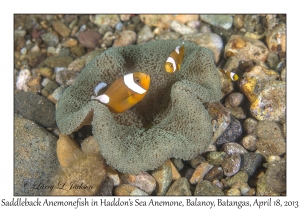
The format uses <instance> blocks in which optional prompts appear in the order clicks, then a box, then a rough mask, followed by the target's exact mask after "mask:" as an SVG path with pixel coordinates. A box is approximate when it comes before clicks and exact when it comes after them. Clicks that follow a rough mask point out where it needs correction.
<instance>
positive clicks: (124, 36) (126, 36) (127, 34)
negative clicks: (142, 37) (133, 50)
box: [113, 30, 136, 47]
mask: <svg viewBox="0 0 300 210" xmlns="http://www.w3.org/2000/svg"><path fill="white" fill-rule="evenodd" d="M135 42H136V33H135V32H134V31H129V30H126V31H122V32H121V33H120V35H119V37H118V38H116V39H115V41H114V44H113V47H118V46H127V45H131V44H134V43H135Z"/></svg>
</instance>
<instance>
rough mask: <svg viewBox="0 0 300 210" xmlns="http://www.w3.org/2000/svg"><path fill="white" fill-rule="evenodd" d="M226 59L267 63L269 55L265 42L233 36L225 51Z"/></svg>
mask: <svg viewBox="0 0 300 210" xmlns="http://www.w3.org/2000/svg"><path fill="white" fill-rule="evenodd" d="M224 53H225V57H226V58H228V57H230V56H236V57H237V59H238V60H240V61H241V60H259V61H263V62H264V61H265V60H266V59H267V55H268V53H269V50H268V48H267V47H266V46H265V44H264V43H263V42H261V41H260V40H256V39H251V38H246V37H243V36H240V35H231V36H230V38H229V40H228V42H227V44H226V45H225V49H224Z"/></svg>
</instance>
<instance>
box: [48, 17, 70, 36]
mask: <svg viewBox="0 0 300 210" xmlns="http://www.w3.org/2000/svg"><path fill="white" fill-rule="evenodd" d="M52 26H53V28H54V30H55V31H56V32H57V33H58V34H59V35H61V36H62V37H68V36H69V35H70V32H71V31H70V29H69V28H68V27H67V26H66V25H65V24H64V23H63V22H61V21H54V22H53V23H52Z"/></svg>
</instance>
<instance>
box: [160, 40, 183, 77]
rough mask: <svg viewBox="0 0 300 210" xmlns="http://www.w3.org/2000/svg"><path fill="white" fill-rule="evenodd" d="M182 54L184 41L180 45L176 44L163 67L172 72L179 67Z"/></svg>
mask: <svg viewBox="0 0 300 210" xmlns="http://www.w3.org/2000/svg"><path fill="white" fill-rule="evenodd" d="M183 55H184V43H183V42H182V45H181V46H177V47H176V48H175V50H173V51H172V52H171V54H170V55H169V57H168V59H167V61H166V63H165V68H166V71H167V72H168V73H174V72H175V71H178V70H179V69H180V65H181V63H182V59H183Z"/></svg>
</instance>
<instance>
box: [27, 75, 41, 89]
mask: <svg viewBox="0 0 300 210" xmlns="http://www.w3.org/2000/svg"><path fill="white" fill-rule="evenodd" d="M41 81H42V77H41V76H40V75H38V74H35V75H32V76H31V77H30V79H29V80H28V82H27V85H28V86H29V87H33V86H36V85H41Z"/></svg>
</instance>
